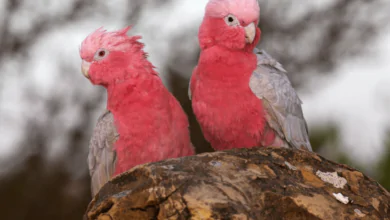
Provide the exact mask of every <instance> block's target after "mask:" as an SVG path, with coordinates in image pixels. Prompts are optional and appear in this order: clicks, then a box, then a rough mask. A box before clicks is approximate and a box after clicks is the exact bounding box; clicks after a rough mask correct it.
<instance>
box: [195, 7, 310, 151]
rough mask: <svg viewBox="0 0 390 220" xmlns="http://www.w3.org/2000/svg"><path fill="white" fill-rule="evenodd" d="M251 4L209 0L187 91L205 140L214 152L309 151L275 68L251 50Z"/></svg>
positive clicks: (289, 90) (255, 33)
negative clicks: (257, 148) (260, 148)
mask: <svg viewBox="0 0 390 220" xmlns="http://www.w3.org/2000/svg"><path fill="white" fill-rule="evenodd" d="M259 14H260V7H259V5H258V3H257V0H210V1H209V2H208V4H207V6H206V13H205V16H204V19H203V21H202V24H201V26H200V28H199V35H198V37H199V44H200V47H201V53H200V57H199V61H198V65H197V66H196V67H195V69H194V71H193V74H192V77H191V81H190V88H189V96H190V99H192V107H193V111H194V113H195V116H196V118H197V120H198V122H199V124H200V126H201V128H202V131H203V133H204V136H205V138H206V139H207V140H208V141H209V142H210V144H211V145H212V147H213V148H214V149H216V150H225V149H231V148H244V147H246V148H248V147H254V146H281V147H291V148H298V149H305V150H308V151H312V148H311V145H310V142H309V138H308V129H307V125H306V121H305V119H304V117H303V113H302V107H301V104H302V102H301V100H300V99H299V97H298V95H297V93H296V92H295V90H294V88H293V87H292V86H291V83H290V81H289V79H288V78H287V76H286V71H285V70H284V68H283V67H282V65H281V64H280V63H278V62H277V61H276V60H275V59H273V58H272V57H271V56H270V55H269V54H267V53H266V52H265V51H263V50H258V49H257V48H255V46H256V44H257V43H258V41H259V40H260V34H261V32H260V29H259V28H258V27H257V24H258V22H259Z"/></svg>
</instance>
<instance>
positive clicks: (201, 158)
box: [84, 148, 390, 220]
mask: <svg viewBox="0 0 390 220" xmlns="http://www.w3.org/2000/svg"><path fill="white" fill-rule="evenodd" d="M84 218H85V219H101V220H103V219H104V220H114V219H115V220H116V219H253V220H256V219H289V220H293V219H326V220H330V219H381V220H382V219H390V194H389V192H388V191H386V190H385V189H384V188H383V187H382V186H381V185H379V184H378V183H377V182H376V181H375V180H373V179H370V178H369V177H367V176H365V175H364V174H362V173H361V172H359V171H357V170H355V169H352V168H350V167H348V166H345V165H342V164H337V163H334V162H332V161H329V160H327V159H325V158H323V157H321V156H319V155H318V154H315V153H310V152H306V151H298V150H290V149H282V148H252V149H235V150H230V151H223V152H213V153H204V154H199V155H196V156H191V157H184V158H179V159H170V160H165V161H161V162H157V163H150V164H145V165H140V166H138V167H135V168H134V169H132V170H130V171H128V172H126V173H124V174H122V175H120V176H118V177H116V178H114V179H113V180H111V181H110V182H108V183H107V184H106V185H104V186H103V187H102V188H101V190H100V192H99V193H98V194H97V195H96V196H95V198H94V199H93V200H92V201H91V203H90V204H89V206H88V209H87V212H86V214H85V216H84Z"/></svg>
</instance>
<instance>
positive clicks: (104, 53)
mask: <svg viewBox="0 0 390 220" xmlns="http://www.w3.org/2000/svg"><path fill="white" fill-rule="evenodd" d="M107 55H108V50H106V49H103V48H102V49H99V50H97V51H96V53H95V57H94V58H95V60H101V59H103V58H105V57H106V56H107Z"/></svg>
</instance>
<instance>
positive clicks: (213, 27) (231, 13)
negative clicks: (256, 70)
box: [199, 0, 260, 49]
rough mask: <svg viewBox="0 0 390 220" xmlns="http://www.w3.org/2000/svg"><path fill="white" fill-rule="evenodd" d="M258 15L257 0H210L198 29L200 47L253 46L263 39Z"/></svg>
mask: <svg viewBox="0 0 390 220" xmlns="http://www.w3.org/2000/svg"><path fill="white" fill-rule="evenodd" d="M259 14H260V8H259V5H258V3H257V0H210V1H209V3H208V4H207V6H206V14H205V18H204V20H203V23H202V26H201V28H200V30H199V38H200V44H201V46H202V47H208V46H212V45H221V46H224V47H227V48H231V49H244V48H249V47H252V46H253V45H255V44H257V42H258V40H259V39H260V30H259V29H258V28H257V24H258V21H259ZM253 47H254V46H253ZM252 49H253V48H252Z"/></svg>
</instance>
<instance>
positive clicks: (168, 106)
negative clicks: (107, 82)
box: [109, 82, 194, 175]
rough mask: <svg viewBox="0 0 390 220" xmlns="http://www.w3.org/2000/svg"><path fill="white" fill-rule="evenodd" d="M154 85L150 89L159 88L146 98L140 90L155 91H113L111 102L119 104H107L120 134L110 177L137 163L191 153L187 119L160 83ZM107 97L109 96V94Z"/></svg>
mask: <svg viewBox="0 0 390 220" xmlns="http://www.w3.org/2000/svg"><path fill="white" fill-rule="evenodd" d="M156 83H157V85H154V86H161V88H160V89H159V90H157V91H154V92H150V93H149V94H148V95H146V96H145V94H144V93H142V90H145V91H153V90H155V89H156V88H155V87H154V86H153V88H142V89H141V90H140V91H136V90H135V91H130V90H131V89H130V90H129V88H123V89H124V90H123V91H120V90H119V91H115V93H116V94H118V96H116V97H115V99H117V100H120V102H117V105H112V106H111V107H110V105H109V109H110V110H111V111H112V112H113V114H114V118H115V124H116V126H117V128H118V132H119V134H120V138H119V140H118V141H117V142H116V143H115V149H116V152H117V163H116V166H115V172H114V175H118V174H120V173H122V172H125V171H127V170H129V169H131V168H132V167H134V166H136V165H139V164H144V163H148V162H155V161H160V160H164V159H168V158H176V157H183V156H189V155H193V154H194V149H193V147H192V145H191V143H190V136H189V130H188V120H187V116H186V115H185V113H184V111H183V110H182V108H181V106H180V104H179V103H178V102H177V100H176V99H175V98H174V97H173V96H172V95H171V94H170V93H169V92H168V90H166V89H165V88H163V86H162V84H161V85H159V83H161V82H156ZM129 91H130V92H131V93H132V94H131V95H129V94H128V93H129ZM126 94H127V95H126ZM120 96H121V97H120ZM137 96H139V97H138V98H137ZM109 98H113V97H112V96H111V97H110V95H109ZM111 103H112V102H111ZM118 103H119V104H118Z"/></svg>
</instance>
